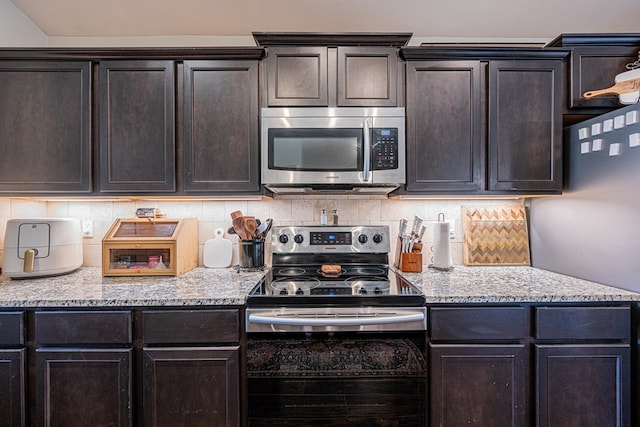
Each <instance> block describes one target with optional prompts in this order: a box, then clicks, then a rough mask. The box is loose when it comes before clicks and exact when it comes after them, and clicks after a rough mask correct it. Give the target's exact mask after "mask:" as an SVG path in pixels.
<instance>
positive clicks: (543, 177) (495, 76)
mask: <svg viewBox="0 0 640 427" xmlns="http://www.w3.org/2000/svg"><path fill="white" fill-rule="evenodd" d="M562 76H563V75H562V61H560V60H518V61H515V60H512V61H491V62H490V63H489V187H488V189H489V190H498V191H502V190H514V191H547V192H548V191H555V192H560V191H561V190H562V87H563V85H562Z"/></svg>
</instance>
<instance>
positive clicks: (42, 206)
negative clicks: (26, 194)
mask: <svg viewBox="0 0 640 427" xmlns="http://www.w3.org/2000/svg"><path fill="white" fill-rule="evenodd" d="M46 216H47V202H39V201H35V200H19V199H12V200H11V218H45V217H46Z"/></svg>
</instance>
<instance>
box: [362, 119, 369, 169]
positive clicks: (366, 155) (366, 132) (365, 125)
mask: <svg viewBox="0 0 640 427" xmlns="http://www.w3.org/2000/svg"><path fill="white" fill-rule="evenodd" d="M363 130H364V160H363V163H364V164H363V165H362V179H363V180H364V181H369V169H370V167H371V132H370V131H369V119H365V121H364V123H363Z"/></svg>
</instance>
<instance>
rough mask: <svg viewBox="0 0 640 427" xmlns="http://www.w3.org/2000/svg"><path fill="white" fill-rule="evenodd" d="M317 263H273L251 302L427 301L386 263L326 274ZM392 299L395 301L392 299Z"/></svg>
mask: <svg viewBox="0 0 640 427" xmlns="http://www.w3.org/2000/svg"><path fill="white" fill-rule="evenodd" d="M319 270H320V269H319V268H318V266H274V267H272V268H271V269H270V271H269V272H268V273H267V274H266V275H265V278H264V280H263V281H262V282H261V284H259V285H258V286H257V287H256V288H255V289H254V290H253V291H252V292H251V293H250V294H249V296H248V299H247V302H248V305H254V304H257V305H263V304H269V303H276V301H277V304H286V305H289V304H293V305H297V304H303V303H313V304H316V303H320V304H326V303H331V304H363V303H364V304H370V303H375V304H380V305H385V304H395V299H398V298H397V297H403V298H399V299H401V300H407V299H408V298H407V297H413V299H415V300H416V301H414V303H416V304H418V303H419V301H418V300H422V301H423V300H424V295H423V293H422V292H421V291H420V290H419V289H418V288H416V287H415V286H413V285H412V284H411V283H409V282H408V281H406V280H405V279H402V278H401V277H399V276H397V275H396V274H395V272H394V271H393V270H390V269H388V267H386V266H362V265H360V266H343V273H341V274H340V275H339V276H337V277H327V276H323V275H322V274H320V273H318V271H319ZM392 300H393V301H392ZM358 301H360V302H358ZM365 301H367V302H366V303H365Z"/></svg>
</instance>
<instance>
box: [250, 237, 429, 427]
mask: <svg viewBox="0 0 640 427" xmlns="http://www.w3.org/2000/svg"><path fill="white" fill-rule="evenodd" d="M390 238H391V236H390V233H389V229H388V227H387V226H323V227H320V226H318V227H315V226H279V227H274V228H273V230H272V237H271V252H272V266H271V268H270V270H269V271H268V272H267V274H266V275H265V278H264V280H263V281H261V283H260V284H259V285H258V286H257V287H256V288H255V289H254V290H253V291H252V292H251V293H250V294H249V295H248V297H247V308H246V316H245V319H246V322H245V327H246V331H247V341H246V342H247V352H246V363H247V365H246V373H247V395H248V405H247V409H248V424H249V426H278V427H281V426H301V425H304V426H338V425H339V426H397V427H400V426H403V427H405V426H408V427H410V426H415V427H421V426H424V425H426V402H427V399H426V377H427V367H426V366H427V364H426V357H425V355H426V330H427V319H426V309H425V297H424V294H423V292H422V290H420V289H418V288H416V287H415V286H413V285H412V284H411V283H409V282H407V281H406V280H405V279H404V278H403V277H402V276H400V275H397V274H396V273H395V272H394V271H393V270H392V269H389V266H388V251H389V239H390ZM325 267H331V268H325Z"/></svg>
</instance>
